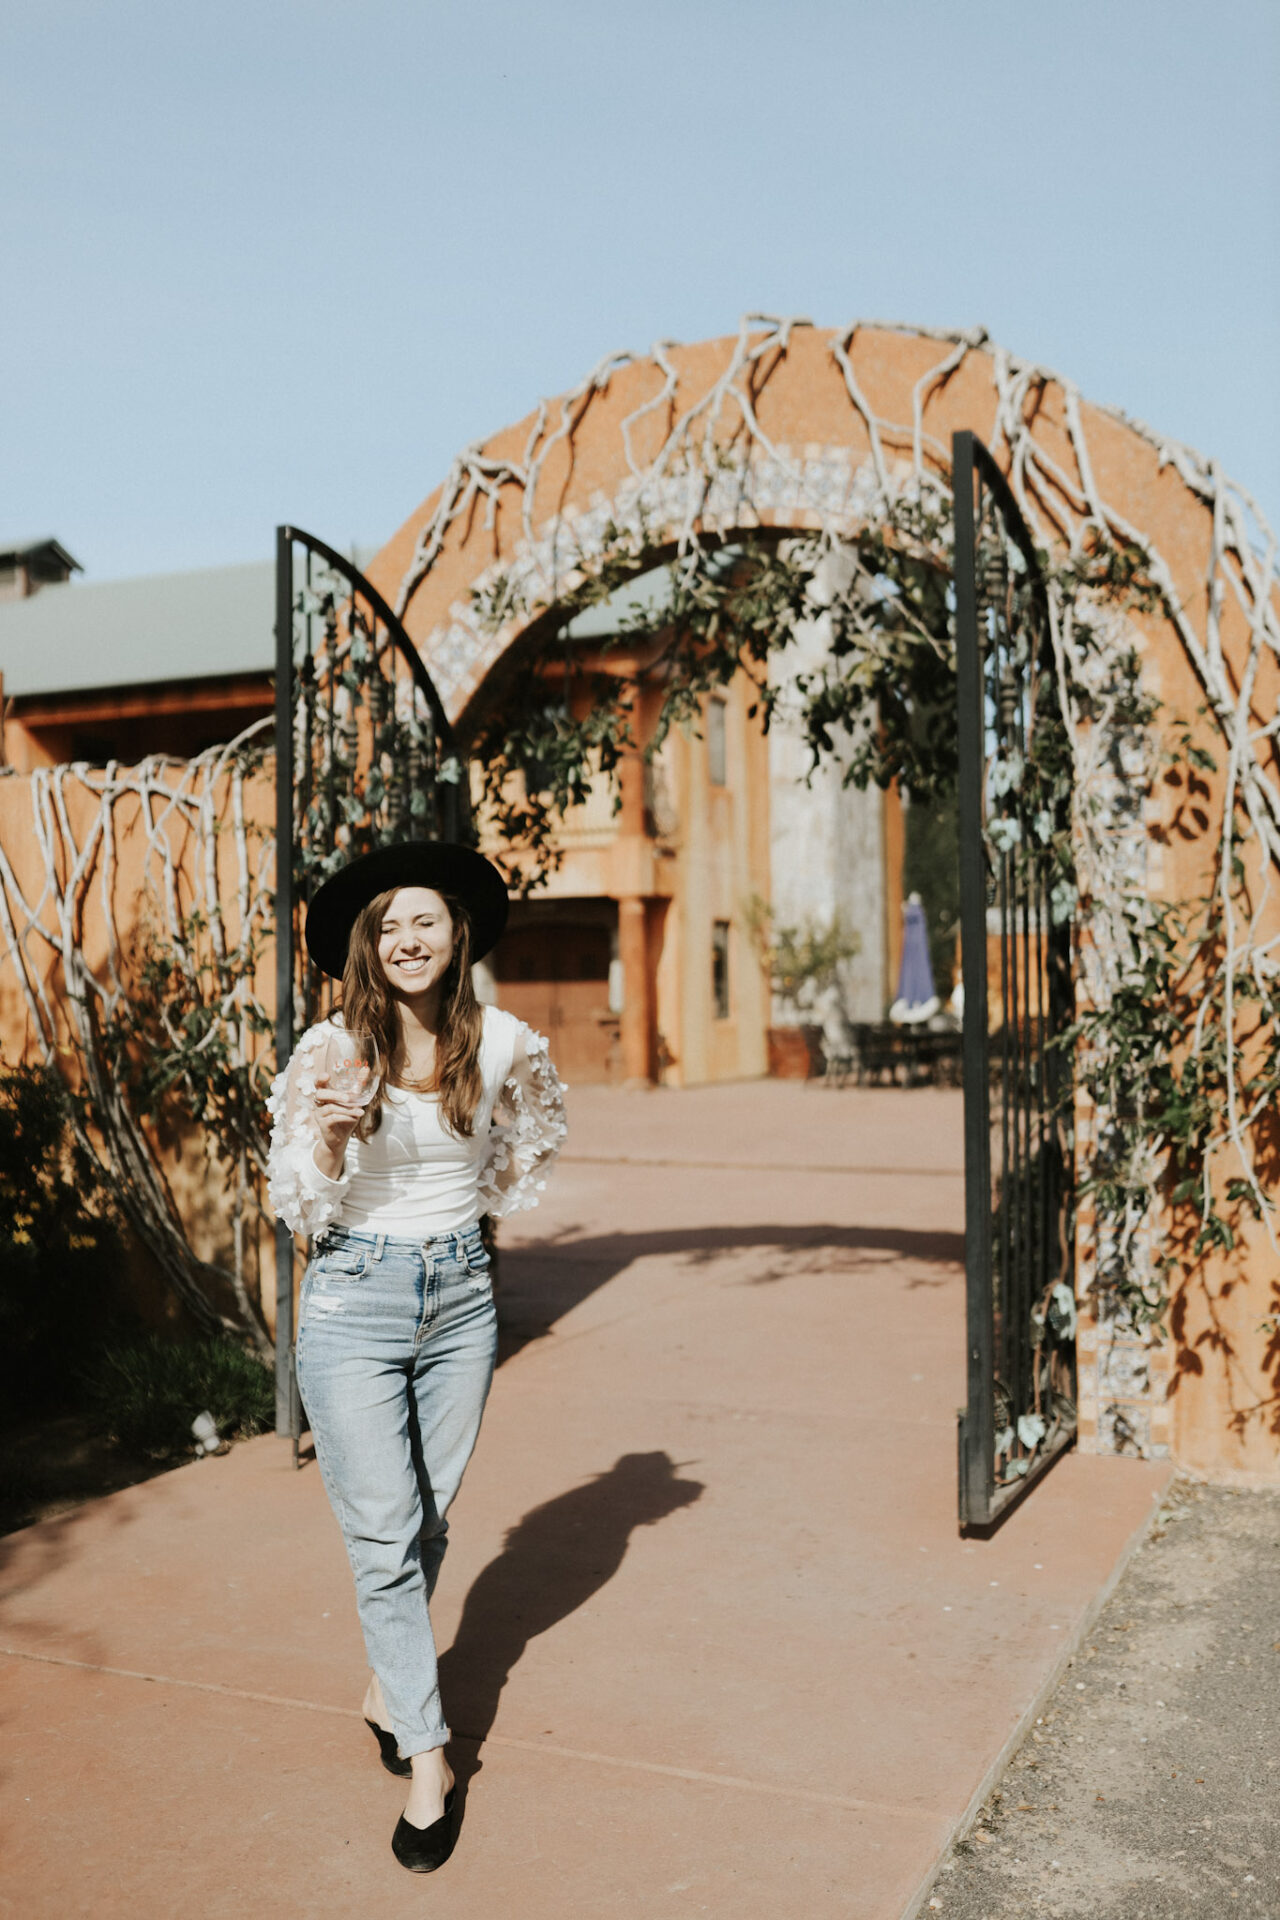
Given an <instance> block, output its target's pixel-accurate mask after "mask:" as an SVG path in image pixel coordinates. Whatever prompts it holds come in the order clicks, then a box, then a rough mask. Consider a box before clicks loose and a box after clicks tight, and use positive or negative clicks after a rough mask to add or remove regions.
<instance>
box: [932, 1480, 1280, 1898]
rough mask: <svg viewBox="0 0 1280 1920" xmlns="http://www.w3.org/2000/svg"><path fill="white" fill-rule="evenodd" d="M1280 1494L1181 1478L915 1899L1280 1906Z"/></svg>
mask: <svg viewBox="0 0 1280 1920" xmlns="http://www.w3.org/2000/svg"><path fill="white" fill-rule="evenodd" d="M1278 1572H1280V1493H1276V1492H1266V1493H1242V1492H1236V1491H1234V1490H1231V1489H1227V1488H1222V1487H1202V1486H1198V1485H1196V1484H1194V1483H1192V1482H1189V1481H1181V1480H1180V1481H1178V1482H1176V1483H1175V1485H1174V1488H1173V1490H1172V1492H1171V1494H1170V1496H1169V1498H1168V1499H1167V1500H1166V1502H1165V1504H1164V1506H1163V1507H1162V1509H1161V1513H1160V1517H1159V1520H1158V1522H1157V1525H1156V1527H1155V1529H1154V1531H1153V1532H1152V1534H1151V1535H1150V1536H1149V1538H1148V1540H1147V1541H1146V1543H1145V1544H1144V1546H1143V1547H1142V1549H1141V1551H1140V1552H1139V1553H1138V1554H1137V1555H1136V1556H1135V1557H1134V1559H1133V1561H1132V1562H1131V1563H1130V1566H1129V1567H1128V1569H1127V1570H1126V1572H1125V1574H1124V1576H1123V1578H1122V1579H1121V1581H1120V1583H1119V1585H1118V1587H1117V1589H1116V1591H1115V1593H1114V1594H1113V1595H1112V1598H1111V1600H1110V1601H1109V1602H1108V1604H1107V1606H1106V1607H1105V1608H1104V1610H1103V1611H1102V1613H1101V1614H1100V1616H1099V1618H1098V1620H1097V1623H1096V1625H1095V1626H1094V1628H1093V1630H1092V1632H1091V1633H1090V1634H1089V1636H1088V1640H1087V1642H1086V1643H1085V1645H1084V1646H1083V1647H1082V1649H1081V1651H1080V1653H1079V1655H1078V1656H1077V1657H1076V1659H1075V1660H1074V1661H1073V1662H1072V1664H1071V1666H1070V1667H1069V1669H1068V1670H1067V1672H1066V1674H1065V1675H1064V1677H1063V1680H1062V1682H1061V1683H1060V1685H1059V1686H1058V1688H1057V1690H1056V1692H1055V1693H1054V1695H1053V1696H1052V1698H1051V1699H1050V1701H1049V1703H1048V1705H1047V1706H1046V1708H1045V1711H1044V1713H1043V1715H1042V1716H1041V1718H1040V1719H1039V1720H1038V1721H1037V1723H1036V1725H1035V1727H1034V1728H1033V1729H1032V1732H1031V1734H1030V1737H1029V1738H1028V1739H1027V1741H1026V1742H1025V1744H1024V1745H1023V1747H1022V1749H1021V1751H1020V1752H1018V1753H1017V1754H1016V1755H1015V1757H1014V1759H1013V1761H1012V1763H1011V1765H1010V1766H1009V1768H1008V1770H1007V1772H1006V1773H1005V1775H1004V1778H1003V1779H1002V1781H1001V1783H1000V1785H999V1786H998V1787H997V1788H996V1789H995V1791H994V1792H993V1793H992V1794H991V1795H990V1797H989V1798H988V1800H987V1803H986V1805H985V1806H984V1807H983V1809H982V1812H981V1813H980V1815H979V1817H978V1819H977V1821H976V1823H975V1825H974V1827H973V1829H972V1831H971V1832H970V1834H969V1836H968V1837H967V1839H965V1840H962V1841H960V1842H958V1843H957V1844H956V1845H955V1846H954V1847H953V1848H952V1850H951V1852H950V1853H949V1855H948V1857H947V1859H946V1860H945V1861H944V1863H943V1866H942V1869H941V1872H940V1873H939V1875H938V1878H937V1882H936V1884H935V1885H934V1887H933V1889H932V1892H931V1896H930V1897H929V1898H928V1899H926V1901H925V1903H924V1906H923V1908H922V1909H921V1913H922V1917H923V1916H927V1915H932V1914H939V1915H945V1916H947V1920H1027V1916H1029V1915H1038V1914H1044V1915H1046V1916H1050V1915H1051V1916H1060V1917H1061V1920H1084V1917H1085V1916H1087V1917H1088V1920H1224V1916H1227V1915H1233V1914H1239V1915H1241V1916H1243V1915H1250V1916H1253V1920H1262V1917H1263V1916H1265V1920H1280V1805H1278V1804H1277V1795H1278V1793H1280V1581H1278V1580H1277V1574H1278Z"/></svg>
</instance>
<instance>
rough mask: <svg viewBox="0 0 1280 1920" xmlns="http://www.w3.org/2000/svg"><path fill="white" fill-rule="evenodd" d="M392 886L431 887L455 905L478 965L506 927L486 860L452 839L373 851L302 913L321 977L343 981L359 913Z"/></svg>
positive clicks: (496, 880) (499, 888) (496, 876)
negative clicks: (466, 921) (466, 922)
mask: <svg viewBox="0 0 1280 1920" xmlns="http://www.w3.org/2000/svg"><path fill="white" fill-rule="evenodd" d="M392 887H431V888H433V889H434V890H435V892H436V893H447V894H452V896H453V897H454V899H455V900H460V901H461V902H462V904H463V906H464V907H465V908H466V910H467V914H468V917H469V918H470V921H471V958H472V959H473V960H482V959H483V958H484V956H485V954H486V953H488V952H489V950H490V948H491V947H493V946H494V945H496V943H497V940H498V936H499V935H500V934H501V932H502V929H503V928H504V927H505V926H506V924H507V889H506V887H505V885H504V884H503V879H502V875H501V874H500V873H499V872H498V869H497V868H496V867H495V866H494V864H493V862H492V861H491V860H486V859H485V857H484V855H483V854H482V853H477V852H476V851H475V849H474V847H460V846H458V845H456V843H455V842H453V841H451V840H405V841H402V842H401V843H400V844H399V845H398V846H394V847H378V848H377V849H376V850H375V851H374V852H373V853H365V854H362V855H361V856H360V858H359V859H358V860H353V861H352V862H351V863H350V865H349V866H345V867H343V868H342V869H341V870H340V871H339V872H338V873H335V874H334V875H333V877H332V879H329V880H326V881H325V883H324V885H323V886H322V887H321V889H320V891H319V892H318V893H317V894H316V896H315V898H314V900H313V901H312V902H311V905H310V906H309V907H308V909H307V924H306V942H307V952H308V953H309V954H310V955H311V958H312V959H313V960H314V961H315V963H316V965H317V966H318V967H319V968H320V970H321V972H322V973H328V974H332V976H333V977H334V979H335V980H340V979H341V978H342V974H343V969H344V968H345V967H346V964H347V947H348V944H349V942H350V940H351V929H352V928H353V927H354V926H355V923H356V919H357V917H358V916H359V913H360V909H361V908H362V907H366V906H368V904H369V902H370V900H375V899H376V898H377V896H378V895H379V894H380V893H386V892H388V891H389V890H390V889H391V888H392Z"/></svg>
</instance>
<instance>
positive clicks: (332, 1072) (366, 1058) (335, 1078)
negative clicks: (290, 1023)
mask: <svg viewBox="0 0 1280 1920" xmlns="http://www.w3.org/2000/svg"><path fill="white" fill-rule="evenodd" d="M381 1066H382V1061H381V1058H380V1056H379V1053H378V1047H377V1042H376V1041H375V1040H373V1039H372V1038H371V1036H370V1035H368V1034H362V1033H347V1032H346V1031H345V1030H343V1029H341V1028H339V1029H335V1031H334V1032H333V1033H331V1034H330V1035H329V1038H328V1039H327V1040H326V1041H325V1043H324V1054H323V1057H322V1059H321V1062H320V1071H321V1072H322V1073H324V1074H327V1076H328V1080H329V1086H330V1088H331V1089H332V1091H333V1092H334V1093H336V1094H338V1095H339V1096H340V1098H341V1099H343V1100H346V1101H348V1102H349V1103H350V1104H351V1105H352V1106H353V1107H367V1106H368V1104H369V1102H370V1101H371V1100H372V1098H373V1096H374V1094H375V1092H376V1091H377V1086H378V1075H379V1073H380V1071H381Z"/></svg>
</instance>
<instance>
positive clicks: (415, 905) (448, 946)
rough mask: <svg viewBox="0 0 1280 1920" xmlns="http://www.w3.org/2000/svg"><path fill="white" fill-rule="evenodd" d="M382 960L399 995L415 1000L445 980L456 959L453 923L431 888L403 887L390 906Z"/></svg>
mask: <svg viewBox="0 0 1280 1920" xmlns="http://www.w3.org/2000/svg"><path fill="white" fill-rule="evenodd" d="M378 958H379V960H380V961H381V962H382V971H383V972H384V973H385V974H386V976H387V983H388V985H389V986H390V988H391V990H392V992H393V993H395V994H399V995H400V996H401V997H402V998H404V999H412V998H413V997H415V996H416V995H418V994H421V993H428V992H430V990H431V988H432V987H438V986H439V984H440V982H441V980H442V979H443V978H444V975H445V972H446V970H447V968H448V965H449V962H450V961H451V960H452V958H453V921H452V920H451V918H450V917H449V909H448V907H446V905H445V903H444V901H443V900H442V899H441V898H440V895H439V894H438V893H436V892H435V891H434V889H433V888H431V887H401V888H400V889H399V890H398V891H397V892H396V893H395V894H394V895H393V896H392V898H391V900H390V902H389V903H388V906H387V909H386V912H385V913H384V914H383V916H382V926H381V929H380V931H379V934H378Z"/></svg>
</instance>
